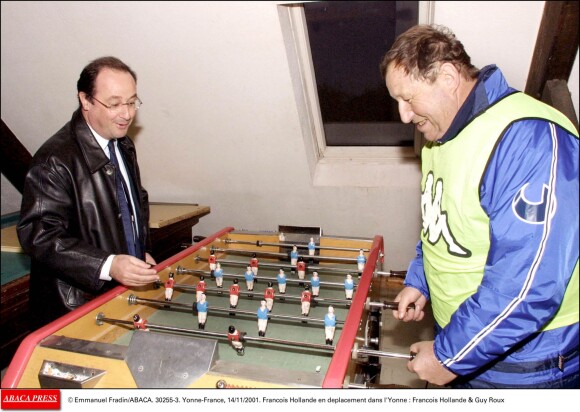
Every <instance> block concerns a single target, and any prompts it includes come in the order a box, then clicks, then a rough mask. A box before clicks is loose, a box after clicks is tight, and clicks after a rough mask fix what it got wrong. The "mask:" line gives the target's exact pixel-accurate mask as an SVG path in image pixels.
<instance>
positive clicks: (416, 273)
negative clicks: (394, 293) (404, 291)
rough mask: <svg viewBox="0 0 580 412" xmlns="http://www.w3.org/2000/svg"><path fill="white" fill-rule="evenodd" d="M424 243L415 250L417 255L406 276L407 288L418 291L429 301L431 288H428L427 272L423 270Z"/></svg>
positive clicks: (419, 244) (418, 244)
mask: <svg viewBox="0 0 580 412" xmlns="http://www.w3.org/2000/svg"><path fill="white" fill-rule="evenodd" d="M422 244H423V243H422V242H421V241H419V242H418V243H417V246H416V248H415V250H416V251H417V255H416V256H415V258H414V259H413V260H412V261H411V263H410V264H409V268H408V269H407V275H406V276H405V282H404V285H405V286H410V287H413V288H415V289H418V290H419V291H420V292H421V293H422V294H423V295H424V296H425V297H426V298H427V300H429V288H428V286H427V279H426V277H425V270H424V269H423V249H422Z"/></svg>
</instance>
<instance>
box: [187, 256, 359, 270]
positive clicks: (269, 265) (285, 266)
mask: <svg viewBox="0 0 580 412" xmlns="http://www.w3.org/2000/svg"><path fill="white" fill-rule="evenodd" d="M195 260H196V261H198V262H199V261H201V260H205V259H202V258H201V256H199V255H198V256H196V257H195ZM218 262H219V263H220V264H221V263H225V264H228V265H232V266H244V267H245V266H248V262H240V261H239V260H228V259H218ZM260 267H265V268H275V269H281V268H283V269H290V270H296V266H292V265H289V264H284V263H267V262H266V263H260V264H259V265H258V268H260ZM306 268H307V269H308V270H310V271H314V272H321V273H333V272H338V273H346V274H348V273H350V274H356V275H358V274H359V271H358V270H357V269H355V270H353V269H347V268H333V267H326V266H311V265H307V266H306Z"/></svg>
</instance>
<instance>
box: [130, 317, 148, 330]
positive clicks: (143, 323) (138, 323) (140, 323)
mask: <svg viewBox="0 0 580 412" xmlns="http://www.w3.org/2000/svg"><path fill="white" fill-rule="evenodd" d="M133 327H134V328H135V329H139V330H143V331H148V330H149V329H148V328H147V319H142V318H141V316H139V315H134V316H133Z"/></svg>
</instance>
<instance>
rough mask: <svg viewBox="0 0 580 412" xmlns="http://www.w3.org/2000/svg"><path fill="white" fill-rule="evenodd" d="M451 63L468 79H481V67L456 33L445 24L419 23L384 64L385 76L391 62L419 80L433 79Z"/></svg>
mask: <svg viewBox="0 0 580 412" xmlns="http://www.w3.org/2000/svg"><path fill="white" fill-rule="evenodd" d="M445 62H448V63H451V64H453V65H454V66H455V68H456V69H457V70H458V71H459V72H460V73H461V76H463V77H464V78H465V79H466V80H471V79H475V78H477V76H478V74H479V69H478V68H477V67H475V66H474V65H472V64H471V58H470V57H469V55H468V54H467V52H466V51H465V48H464V47H463V44H462V43H461V42H460V41H459V40H458V39H457V38H456V37H455V34H453V32H452V31H451V30H450V29H449V28H447V27H445V26H441V25H428V24H419V25H417V26H413V27H411V28H410V29H409V30H407V31H406V32H404V33H403V34H401V35H400V36H399V37H397V39H396V40H395V42H394V43H393V46H392V47H391V49H390V50H389V51H388V52H387V53H386V54H385V56H384V57H383V60H382V62H381V65H380V69H381V74H382V75H383V79H384V78H385V77H386V76H387V69H388V67H389V65H390V64H391V63H393V64H394V65H395V67H399V68H402V69H403V71H404V72H405V73H406V74H408V75H411V77H413V78H415V79H423V80H428V81H430V82H433V81H434V80H435V78H436V77H437V71H438V69H439V65H440V64H441V63H445Z"/></svg>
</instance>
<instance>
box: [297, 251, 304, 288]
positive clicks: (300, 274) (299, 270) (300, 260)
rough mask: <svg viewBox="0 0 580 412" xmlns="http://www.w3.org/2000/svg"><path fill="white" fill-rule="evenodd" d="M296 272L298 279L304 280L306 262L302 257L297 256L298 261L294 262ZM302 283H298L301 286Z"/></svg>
mask: <svg viewBox="0 0 580 412" xmlns="http://www.w3.org/2000/svg"><path fill="white" fill-rule="evenodd" d="M296 273H297V274H298V279H300V280H304V276H305V275H306V262H305V261H304V259H303V258H302V257H299V258H298V262H296ZM302 285H303V283H300V286H302Z"/></svg>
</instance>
